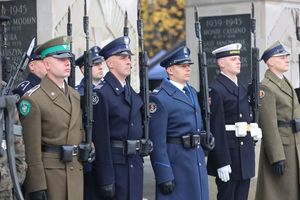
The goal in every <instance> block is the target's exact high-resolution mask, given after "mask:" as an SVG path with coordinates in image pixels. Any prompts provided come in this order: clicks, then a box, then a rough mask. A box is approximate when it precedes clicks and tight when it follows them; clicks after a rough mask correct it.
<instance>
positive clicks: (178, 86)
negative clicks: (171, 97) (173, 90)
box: [170, 80, 185, 93]
mask: <svg viewBox="0 0 300 200" xmlns="http://www.w3.org/2000/svg"><path fill="white" fill-rule="evenodd" d="M170 83H172V84H173V85H174V86H175V87H177V88H178V89H179V90H180V91H182V92H183V93H185V92H184V90H183V88H184V85H182V84H180V83H177V82H175V81H172V80H170Z"/></svg>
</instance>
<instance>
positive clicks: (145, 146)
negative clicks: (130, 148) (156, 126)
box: [139, 139, 153, 156]
mask: <svg viewBox="0 0 300 200" xmlns="http://www.w3.org/2000/svg"><path fill="white" fill-rule="evenodd" d="M140 141H141V149H140V150H139V154H140V155H141V156H148V155H149V154H150V153H151V152H152V150H153V143H152V141H151V140H149V139H141V140H140Z"/></svg>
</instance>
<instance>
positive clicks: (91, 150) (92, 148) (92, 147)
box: [87, 143, 96, 163]
mask: <svg viewBox="0 0 300 200" xmlns="http://www.w3.org/2000/svg"><path fill="white" fill-rule="evenodd" d="M95 156H96V153H95V146H94V143H92V145H91V149H90V152H89V157H88V160H87V161H88V162H89V163H91V162H93V161H94V160H95Z"/></svg>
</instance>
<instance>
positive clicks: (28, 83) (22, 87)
mask: <svg viewBox="0 0 300 200" xmlns="http://www.w3.org/2000/svg"><path fill="white" fill-rule="evenodd" d="M40 82H41V79H40V78H39V77H38V76H37V75H35V74H33V73H29V74H28V76H27V79H26V80H25V81H23V82H21V83H20V84H19V85H18V86H17V88H16V89H14V90H13V93H14V94H18V95H19V96H20V97H22V96H23V95H24V94H25V93H26V92H27V91H28V90H30V89H31V88H33V87H34V86H36V85H37V84H40Z"/></svg>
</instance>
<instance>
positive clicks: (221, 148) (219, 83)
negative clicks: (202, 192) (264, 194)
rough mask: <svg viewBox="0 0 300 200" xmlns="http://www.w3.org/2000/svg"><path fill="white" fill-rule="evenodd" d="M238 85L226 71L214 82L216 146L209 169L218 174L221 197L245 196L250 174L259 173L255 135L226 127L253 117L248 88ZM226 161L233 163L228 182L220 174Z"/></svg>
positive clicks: (213, 125)
mask: <svg viewBox="0 0 300 200" xmlns="http://www.w3.org/2000/svg"><path fill="white" fill-rule="evenodd" d="M238 85H239V86H237V85H236V84H235V83H234V82H233V81H231V80H230V79H229V78H227V77H226V76H224V75H223V74H220V75H219V76H218V78H217V79H216V80H215V81H214V82H213V83H212V84H211V92H210V98H211V132H212V133H213V135H214V137H215V142H216V143H215V144H216V146H215V148H214V149H213V150H212V151H211V152H210V153H209V155H208V163H207V169H208V174H209V175H212V176H216V177H217V178H216V183H217V185H218V191H219V194H218V199H226V200H230V199H245V197H247V196H248V190H249V182H250V178H251V177H253V176H254V175H255V154H254V146H255V143H254V141H253V139H252V137H251V135H250V134H249V133H248V134H247V136H246V137H236V136H235V132H234V131H226V130H225V125H233V124H235V122H247V123H250V121H251V117H250V105H249V102H248V94H247V90H246V88H245V87H243V86H242V84H241V83H240V82H238ZM226 165H230V166H231V169H232V173H230V181H229V182H226V183H225V182H223V181H221V180H220V179H219V178H218V174H217V169H218V168H220V167H223V166H226ZM224 191H227V192H225V193H224ZM221 193H223V194H225V195H224V196H220V194H221ZM232 193H235V195H234V196H232ZM246 199H247V198H246Z"/></svg>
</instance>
